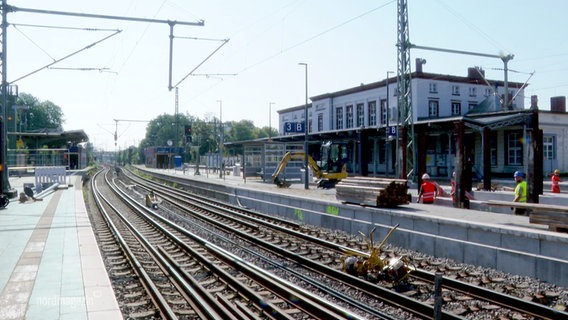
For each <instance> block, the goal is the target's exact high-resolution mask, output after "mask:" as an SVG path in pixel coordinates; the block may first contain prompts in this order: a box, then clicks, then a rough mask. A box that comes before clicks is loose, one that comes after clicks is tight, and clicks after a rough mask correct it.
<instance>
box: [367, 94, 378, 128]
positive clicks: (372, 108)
mask: <svg viewBox="0 0 568 320" xmlns="http://www.w3.org/2000/svg"><path fill="white" fill-rule="evenodd" d="M367 109H368V114H369V127H374V126H376V125H377V101H375V100H373V101H369V102H368V103H367Z"/></svg>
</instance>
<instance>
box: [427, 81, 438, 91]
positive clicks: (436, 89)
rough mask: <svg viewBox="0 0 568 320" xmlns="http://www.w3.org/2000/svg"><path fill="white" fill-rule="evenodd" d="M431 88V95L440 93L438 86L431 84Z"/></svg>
mask: <svg viewBox="0 0 568 320" xmlns="http://www.w3.org/2000/svg"><path fill="white" fill-rule="evenodd" d="M429 87H430V93H438V84H436V83H434V82H430V84H429Z"/></svg>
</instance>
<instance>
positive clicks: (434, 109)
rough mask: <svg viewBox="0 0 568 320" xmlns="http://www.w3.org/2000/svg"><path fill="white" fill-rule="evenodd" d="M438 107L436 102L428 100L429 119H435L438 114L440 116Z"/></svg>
mask: <svg viewBox="0 0 568 320" xmlns="http://www.w3.org/2000/svg"><path fill="white" fill-rule="evenodd" d="M439 109H440V106H439V103H438V100H430V101H428V117H430V118H437V117H438V114H440V110H439Z"/></svg>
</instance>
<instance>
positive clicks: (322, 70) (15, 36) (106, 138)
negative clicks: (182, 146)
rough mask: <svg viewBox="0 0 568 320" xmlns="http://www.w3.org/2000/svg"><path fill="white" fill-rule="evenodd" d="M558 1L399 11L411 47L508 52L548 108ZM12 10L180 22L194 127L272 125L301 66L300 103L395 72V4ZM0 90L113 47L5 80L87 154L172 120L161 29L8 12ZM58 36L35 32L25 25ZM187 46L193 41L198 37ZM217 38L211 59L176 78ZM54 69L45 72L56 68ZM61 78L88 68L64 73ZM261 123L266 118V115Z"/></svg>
mask: <svg viewBox="0 0 568 320" xmlns="http://www.w3.org/2000/svg"><path fill="white" fill-rule="evenodd" d="M567 3H568V2H566V1H562V0H548V1H546V0H545V1H526V0H525V1H513V0H502V1H489V0H478V1H465V0H409V1H408V6H409V23H410V41H411V42H412V43H414V44H417V45H422V46H429V47H440V48H447V49H454V50H463V51H473V52H481V53H488V54H514V55H515V57H514V59H513V60H511V61H510V62H509V68H510V69H511V70H512V71H511V73H510V74H509V80H510V81H517V82H522V83H524V82H525V81H527V80H528V79H529V77H530V73H531V72H534V76H532V78H530V80H529V86H528V87H527V89H526V91H525V95H526V97H527V101H525V105H528V103H529V100H528V99H530V96H531V95H538V96H539V105H540V106H541V108H542V109H548V108H549V104H550V97H552V96H565V95H567V92H568V80H567V79H566V77H564V74H565V73H566V71H567V69H568V62H567V61H568V59H567V58H568V41H566V36H565V32H566V30H568V22H566V18H565V13H566V12H567V11H568V10H567V9H568V4H567ZM8 4H10V5H13V6H16V7H22V8H34V9H45V10H54V11H66V12H84V13H92V14H105V15H116V16H128V17H144V18H153V19H163V20H178V21H195V22H196V21H199V20H203V21H204V26H202V27H198V26H179V25H177V26H175V28H174V34H175V36H176V37H177V38H176V39H175V41H174V51H173V57H174V61H173V69H174V71H173V79H172V82H173V84H174V85H175V84H177V83H178V82H179V85H178V88H179V97H178V98H179V100H178V102H179V111H180V112H181V113H189V114H191V115H194V116H197V117H200V118H202V119H204V118H210V117H213V116H216V117H218V116H219V112H220V108H221V106H222V117H223V120H236V121H238V120H242V119H247V120H252V121H253V122H254V123H255V125H256V126H266V125H268V123H269V117H271V119H272V121H271V122H272V126H273V127H276V125H277V121H278V118H277V113H276V110H278V109H284V108H289V107H293V106H298V105H302V104H303V103H304V96H305V93H304V90H305V83H304V76H305V74H304V71H305V69H304V67H303V66H300V65H298V63H300V62H303V63H307V64H308V91H309V95H310V96H313V95H320V94H323V93H327V92H333V91H336V90H341V89H345V88H349V87H353V86H357V85H359V84H361V83H370V82H374V81H378V80H382V79H384V78H385V77H386V73H387V71H396V68H397V66H396V61H397V51H396V46H395V45H396V39H397V17H396V14H397V7H396V6H397V3H396V1H377V0H375V1H370V0H369V1H367V0H355V1H342V0H292V1H274V0H241V1H229V0H207V1H205V0H202V1H194V0H153V1H152V0H115V1H112V2H111V1H65V0H50V1H40V0H26V1H23V0H8ZM8 21H9V22H10V23H11V24H14V25H12V26H11V27H10V28H9V29H8V81H9V82H13V81H14V80H16V79H19V78H20V77H22V76H24V75H26V74H28V73H30V72H32V71H34V70H36V69H38V68H41V67H43V66H45V65H47V64H49V63H52V62H53V61H55V60H58V59H60V58H62V57H64V56H67V55H69V54H70V53H72V52H74V51H76V50H79V49H81V48H84V47H85V46H88V45H90V44H91V43H92V42H94V41H98V40H100V39H102V38H103V37H106V36H108V35H110V34H111V31H96V32H95V31H84V30H77V29H69V27H74V28H81V29H83V28H99V29H113V30H114V29H120V30H122V32H121V33H119V34H118V35H116V36H113V37H111V38H110V39H108V40H106V41H104V42H101V43H100V44H98V45H96V46H94V47H93V48H91V49H88V50H85V51H83V52H81V53H79V54H77V55H74V56H73V57H71V58H69V59H66V60H64V61H62V62H60V63H57V64H54V65H53V66H52V69H46V70H42V71H39V72H37V73H34V74H33V75H31V76H28V77H25V78H22V79H21V80H18V81H16V82H14V83H13V84H16V85H18V87H19V90H20V92H26V93H30V94H32V95H34V96H36V97H37V98H39V99H40V100H50V101H52V102H54V103H56V104H57V105H59V106H60V107H61V108H62V110H63V112H64V114H65V119H66V123H65V125H64V128H65V129H66V130H74V129H84V130H85V131H86V132H87V134H88V135H89V137H90V139H91V141H92V142H93V143H94V144H95V147H98V148H103V149H106V150H114V142H113V134H114V131H115V124H116V122H115V121H114V120H113V119H124V120H151V119H153V118H155V117H156V116H158V115H160V114H164V113H169V114H173V113H174V110H175V95H174V91H173V90H172V91H169V90H168V51H169V27H168V26H167V25H161V24H148V23H138V22H136V23H135V22H123V21H114V20H100V19H86V18H73V17H62V16H55V15H48V14H31V13H24V12H15V13H10V14H9V15H8ZM31 24H33V25H40V26H52V27H65V29H62V28H44V27H32V26H28V25H31ZM196 38H197V39H196ZM222 39H229V42H227V43H226V44H225V45H224V46H222V47H221V48H220V49H219V50H218V51H217V52H216V53H215V54H214V55H212V56H211V57H210V58H209V59H208V60H207V61H205V62H204V63H203V64H202V65H201V66H200V67H199V68H197V69H196V70H195V72H194V74H195V75H192V76H189V77H187V78H186V79H185V80H183V81H182V79H183V78H184V77H185V76H186V75H187V74H188V73H189V72H190V71H191V70H193V69H194V68H196V67H197V66H198V65H199V64H201V63H202V62H203V61H204V60H205V58H206V57H207V56H209V55H210V54H211V53H212V52H213V51H214V50H215V49H217V48H218V47H219V46H220V45H221V44H222V42H221V41H219V40H222ZM415 58H424V59H426V60H427V63H426V65H425V66H424V71H426V72H433V73H441V74H451V75H466V71H467V68H468V67H472V66H480V67H482V68H484V69H485V71H486V76H487V77H488V78H490V79H497V80H502V79H503V71H502V70H501V69H502V68H503V63H502V62H501V60H499V59H491V58H484V57H476V56H466V55H455V54H448V53H441V52H433V51H424V50H412V51H411V59H412V61H414V59H415ZM55 68H56V69H55ZM68 68H82V69H85V68H94V69H101V70H100V71H97V70H93V71H76V70H68ZM271 102H272V103H274V104H272V108H271V109H272V114H271V115H269V105H270V103H271ZM144 134H145V124H144V123H139V122H128V121H119V122H118V135H119V141H118V145H119V147H121V148H123V147H127V146H129V145H133V144H134V145H137V144H138V142H139V141H140V140H141V139H143V137H144Z"/></svg>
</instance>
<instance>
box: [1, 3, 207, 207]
mask: <svg viewBox="0 0 568 320" xmlns="http://www.w3.org/2000/svg"><path fill="white" fill-rule="evenodd" d="M1 10H2V25H1V28H2V30H1V32H2V35H1V37H0V39H1V40H0V41H1V42H2V52H1V53H0V64H1V65H2V66H1V72H2V83H1V85H0V86H1V90H0V91H1V94H2V98H1V103H2V106H1V107H2V110H1V112H0V114H1V116H0V175H1V177H0V192H1V193H2V194H6V195H8V197H9V198H13V197H16V194H17V192H16V191H15V190H13V189H11V187H10V181H9V179H8V166H7V164H6V157H7V140H6V133H7V128H6V123H5V121H6V108H7V105H8V97H7V95H8V93H9V92H8V91H9V90H8V87H9V83H8V77H7V63H8V62H7V57H8V44H7V29H8V20H7V18H8V12H26V13H32V14H50V15H60V16H71V17H80V18H93V19H107V20H122V21H132V22H144V23H162V24H168V25H169V26H170V39H173V27H174V25H184V26H203V25H204V22H203V20H201V21H198V22H188V21H171V20H159V19H147V18H135V17H123V16H112V15H101V14H89V13H75V12H64V11H53V10H42V9H31V8H21V7H16V6H9V5H8V4H7V0H2V8H1ZM170 50H173V46H172V45H170ZM171 58H172V54H170V59H171ZM170 66H171V62H170ZM171 77H172V75H171V67H170V74H169V80H170V81H169V84H170V87H169V89H170V90H171ZM117 124H118V122H117ZM115 145H116V138H115Z"/></svg>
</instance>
